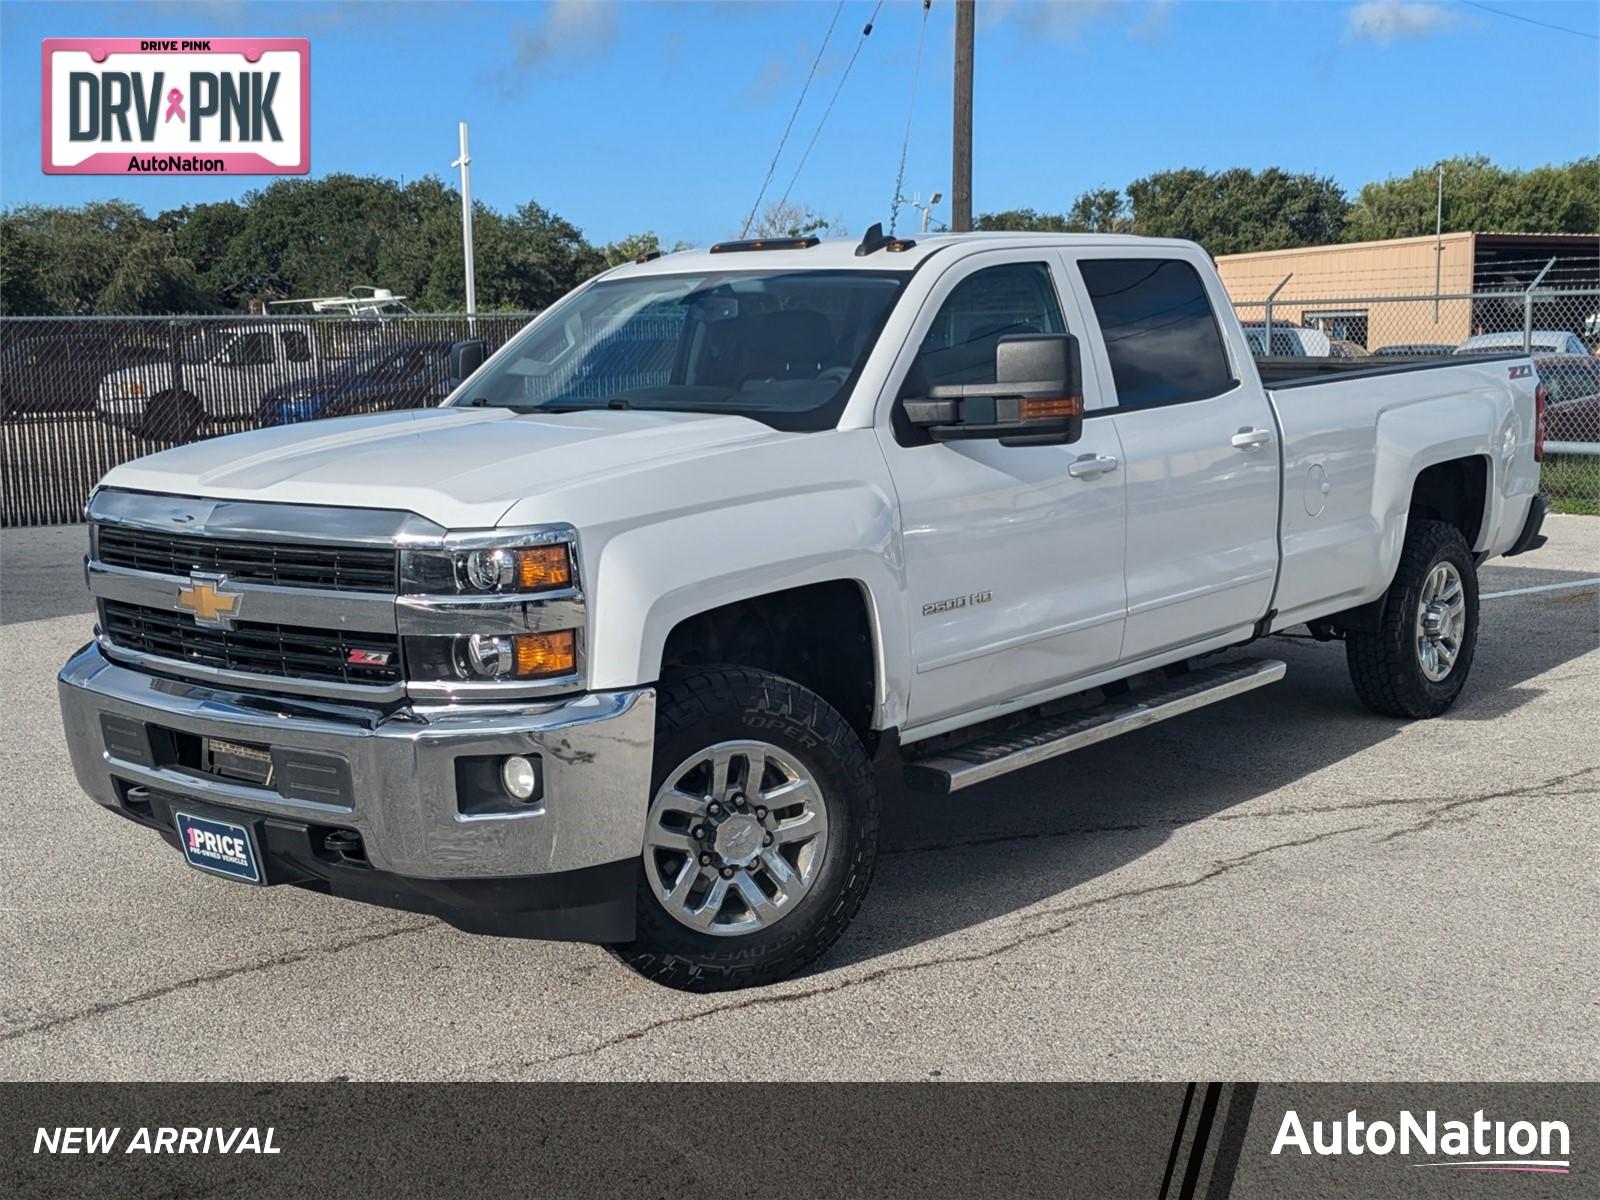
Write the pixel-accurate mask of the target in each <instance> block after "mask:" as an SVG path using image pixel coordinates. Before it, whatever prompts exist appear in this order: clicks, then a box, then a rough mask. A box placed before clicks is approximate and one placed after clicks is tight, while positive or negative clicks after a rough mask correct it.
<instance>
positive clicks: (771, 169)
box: [739, 0, 844, 237]
mask: <svg viewBox="0 0 1600 1200" xmlns="http://www.w3.org/2000/svg"><path fill="white" fill-rule="evenodd" d="M843 11H844V0H839V4H838V7H836V8H835V9H834V10H833V19H832V20H831V21H829V22H828V32H827V33H825V34H823V35H822V45H820V46H818V47H817V57H816V58H814V59H812V60H811V71H810V73H809V74H807V75H806V81H805V83H804V84H802V85H801V87H800V98H799V99H798V100H796V101H795V102H794V111H793V112H791V113H790V114H789V123H788V124H787V125H785V126H784V127H783V136H782V137H781V138H779V139H778V149H777V150H776V151H774V153H773V155H772V162H771V163H770V164H768V166H767V177H766V178H765V179H763V180H762V181H761V190H760V191H759V192H757V193H756V202H755V203H754V204H752V205H751V206H750V213H749V215H748V216H746V217H745V219H744V225H743V226H742V227H740V229H739V236H740V237H743V236H744V235H745V234H746V233H748V232H750V222H752V221H754V220H755V219H756V210H757V209H758V208H760V207H761V198H762V197H763V196H765V195H766V194H767V185H768V184H770V183H771V182H772V176H773V174H774V173H775V172H776V171H777V169H778V159H779V157H780V156H781V155H782V154H783V148H784V146H786V145H788V143H789V131H790V130H792V129H793V128H794V119H795V118H796V117H798V116H799V115H800V106H801V105H802V104H804V103H805V102H806V93H807V92H808V91H810V90H811V81H812V80H813V79H815V78H816V77H817V68H818V67H819V66H820V65H821V64H822V54H823V51H825V50H827V48H828V39H829V38H831V37H832V36H833V27H834V26H835V25H837V24H838V23H839V14H840V13H841V12H843Z"/></svg>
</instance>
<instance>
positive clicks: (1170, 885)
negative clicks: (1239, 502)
mask: <svg viewBox="0 0 1600 1200" xmlns="http://www.w3.org/2000/svg"><path fill="white" fill-rule="evenodd" d="M1547 531H1548V532H1549V533H1550V535H1551V541H1550V544H1549V545H1548V546H1547V547H1546V548H1544V549H1543V550H1541V551H1539V552H1537V553H1534V554H1530V555H1527V556H1525V557H1523V558H1519V559H1516V560H1511V561H1510V562H1506V563H1504V564H1499V563H1496V564H1491V565H1490V566H1489V567H1488V568H1486V569H1485V571H1484V572H1483V590H1484V592H1485V593H1487V594H1488V595H1489V598H1487V599H1485V601H1484V605H1483V625H1482V635H1481V638H1480V641H1479V645H1478V653H1477V661H1476V663H1475V665H1474V668H1473V674H1472V678H1471V680H1470V682H1469V683H1468V686H1467V690H1466V693H1465V695H1464V696H1463V698H1462V700H1461V701H1460V702H1459V703H1458V704H1457V706H1456V707H1455V708H1454V710H1452V712H1451V713H1450V714H1449V715H1447V716H1446V717H1444V718H1441V719H1439V720H1435V721H1430V722H1414V723H1407V722H1400V721H1393V720H1387V719H1384V718H1380V717H1375V716H1373V715H1371V714H1369V713H1367V712H1366V711H1365V710H1363V709H1362V708H1361V707H1360V706H1359V705H1358V704H1357V703H1356V701H1355V698H1354V695H1353V694H1352V692H1351V689H1350V685H1349V682H1348V679H1347V676H1346V672H1345V667H1344V652H1343V648H1342V647H1341V646H1339V645H1337V644H1321V643H1315V642H1309V641H1300V640H1288V639H1284V638H1273V639H1270V640H1269V641H1267V642H1265V643H1262V644H1260V645H1258V646H1256V647H1253V648H1252V649H1251V651H1250V653H1252V654H1257V655H1261V654H1265V655H1270V656H1274V657H1280V658H1283V659H1285V660H1286V661H1287V662H1288V664H1289V674H1288V677H1287V679H1286V680H1285V681H1284V682H1283V683H1280V684H1277V685H1275V686H1273V687H1270V688H1265V689H1262V690H1260V691H1256V692H1252V693H1250V694H1248V695H1246V696H1242V697H1239V698H1236V699H1234V700H1230V701H1226V702H1224V703H1222V704H1220V705H1216V706H1213V707H1211V708H1208V709H1204V710H1201V711H1199V712H1196V713H1193V714H1190V715H1188V716H1186V717H1183V718H1180V719H1178V720H1174V721H1171V722H1168V723H1165V724H1162V725H1158V726H1155V727H1153V728H1150V729H1146V730H1143V731H1140V732H1138V733H1135V734H1131V735H1129V736H1126V737H1123V738H1119V739H1117V740H1114V741H1111V742H1107V743H1104V744H1101V745H1099V746H1095V747H1092V748H1090V749H1088V750H1086V751H1083V752H1080V753H1078V754H1075V755H1072V756H1069V757H1068V758H1065V759H1062V760H1058V761H1056V762H1053V763H1049V764H1045V765H1043V766H1040V767H1036V768H1033V769H1031V770H1028V771H1025V772H1020V773H1018V774H1014V775H1011V776H1008V777H1006V778H1004V779H1001V780H998V781H996V782H994V783H992V784H988V785H985V786H982V787H978V788H973V789H971V790H969V791H966V792H962V793H960V794H959V795H958V796H956V797H952V798H949V799H943V800H933V799H928V798H925V797H921V796H917V795H914V794H909V793H907V794H900V795H895V796H891V797H889V798H888V799H887V801H886V812H885V824H884V852H883V855H882V858H881V859H880V862H879V867H878V875H877V879H876V882H875V883H874V886H873V890H872V893H871V894H870V895H869V896H868V898H867V902H866V905H865V907H864V908H863V910H862V913H861V916H860V918H859V919H858V920H857V922H856V924H855V925H854V926H853V927H852V928H851V930H850V931H849V932H848V933H847V934H846V935H845V937H844V939H843V940H842V941H841V942H840V943H839V945H838V946H837V947H835V949H834V950H833V951H832V952H831V953H829V954H828V955H827V956H826V957H825V958H824V959H823V960H822V961H821V962H819V963H818V964H817V965H816V967H815V968H814V969H813V970H811V971H810V972H809V973H808V974H806V975H804V976H803V977H800V978H797V979H794V980H791V981H789V982H787V983H785V984H781V985H779V986H776V987H771V988H766V989H761V990H758V991H752V992H746V993H740V994H734V995H724V996H710V997H706V996H691V995H685V994H681V993H677V992H672V991H667V990H664V989H662V988H659V987H656V986H654V985H652V984H649V983H646V982H644V981H643V980H641V979H639V978H637V977H635V976H633V975H632V974H630V973H629V972H627V971H626V970H625V969H623V968H622V967H621V966H620V965H618V964H617V963H616V962H614V961H613V960H612V959H611V958H610V957H609V956H608V955H607V954H606V953H605V951H603V950H601V949H599V948H597V947H591V946H570V945H555V944H545V943H538V942H523V941H510V940H499V939H492V938H483V937H473V936H469V935H467V934H463V933H458V932H456V931H454V930H452V929H450V928H449V927H448V926H445V925H443V924H441V923H439V922H437V921H434V920H431V919H427V918H422V917H417V916H412V915H406V914H396V913H391V912H387V911H385V910H382V909H376V908H369V907H365V906H361V905H357V904H353V903H347V902H343V901H338V900H333V899H329V898H326V897H322V896H316V895H311V894H307V893H303V892H300V891H297V890H294V889H290V888H274V889H269V890H255V889H250V888H246V887H243V886H240V885H235V884H230V883H228V882H226V881H223V880H220V879H216V878H212V877H210V876H206V875H203V874H201V873H199V872H197V871H194V870H191V869H189V868H188V867H186V866H185V865H184V863H183V862H182V860H181V858H180V856H179V855H178V854H177V853H176V852H174V851H172V850H170V849H168V847H167V846H166V845H165V844H164V843H162V842H161V841H160V840H159V839H158V838H157V837H156V836H155V835H154V834H152V833H150V832H148V831H146V830H142V829H139V828H137V827H135V826H133V825H131V824H128V823H126V822H123V821H119V820H117V819H116V818H115V817H113V816H111V815H110V814H108V813H105V812H103V811H101V810H100V809H98V808H97V807H96V806H95V805H94V804H92V803H91V802H90V801H89V800H87V799H86V798H85V797H84V796H83V795H82V794H81V793H80V792H79V790H78V788H77V786H76V784H75V782H74V780H73V778H72V774H71V771H70V769H69V767H68V764H67V758H66V751H65V748H64V745H63V741H62V734H61V729H60V724H59V716H58V713H57V708H56V700H55V683H54V673H55V670H56V668H57V667H58V666H59V665H60V663H61V662H62V661H63V660H64V659H65V658H66V657H67V655H68V654H69V653H70V652H71V651H72V650H73V649H74V648H75V647H76V646H77V645H79V644H81V643H82V642H83V641H85V640H86V639H87V636H88V632H89V624H90V622H89V619H88V617H87V616H86V615H84V612H83V610H84V609H85V608H86V607H87V606H86V605H85V604H84V603H83V602H82V599H81V595H79V594H78V593H77V590H76V587H77V579H76V572H77V566H76V561H77V558H78V557H79V556H80V555H81V537H82V530H81V528H79V529H75V530H66V531H56V532H55V533H54V534H52V533H51V532H50V531H13V530H7V531H6V534H5V540H4V543H3V546H0V583H3V590H0V608H3V610H4V612H5V619H6V621H7V624H6V625H5V627H4V628H3V629H0V647H3V649H4V662H5V664H6V667H5V673H4V676H3V684H0V697H3V703H4V708H3V710H0V711H3V721H0V747H3V768H4V770H3V775H0V779H3V781H4V783H3V787H4V810H5V813H6V820H5V821H4V823H3V824H0V952H3V953H4V955H5V959H6V964H7V966H6V971H5V977H6V980H7V982H6V986H5V988H4V989H3V994H0V1077H3V1078H6V1079H227V1080H235V1079H344V1078H350V1079H394V1078H399V1079H414V1080H435V1079H469V1078H472V1079H476V1078H487V1079H648V1080H663V1081H666V1080H670V1081H674V1082H684V1081H690V1080H700V1079H715V1080H721V1079H732V1080H785V1079H808V1080H809V1079H924V1078H943V1079H977V1078H989V1079H993V1078H1003V1079H1100V1078H1109V1079H1145V1078H1161V1079H1186V1078H1213V1079H1262V1080H1297V1079H1358V1080H1367V1079H1370V1080H1384V1079H1393V1080H1449V1079H1474V1080H1523V1079H1540V1080H1551V1081H1554V1080H1569V1079H1572V1080H1582V1079H1593V1078H1595V1077H1596V1076H1597V1075H1600V1032H1597V1031H1600V1008H1597V1004H1596V990H1595V983H1594V970H1595V964H1596V962H1597V961H1600V932H1597V931H1600V870H1597V862H1600V859H1597V852H1596V846H1597V845H1600V809H1597V806H1596V800H1595V798H1596V795H1597V794H1600V722H1597V721H1596V715H1595V714H1596V712H1597V711H1600V591H1597V588H1596V586H1595V582H1594V581H1595V577H1597V576H1600V519H1595V518H1580V517H1554V518H1552V519H1551V520H1550V522H1549V523H1548V525H1547ZM52 537H53V538H54V541H52ZM14 572H15V574H14ZM1586 580H1587V581H1588V582H1587V583H1585V582H1584V581H1586ZM1525 588H1539V589H1547V590H1538V591H1532V592H1520V591H1519V589H1525ZM1497 593H1516V594H1497Z"/></svg>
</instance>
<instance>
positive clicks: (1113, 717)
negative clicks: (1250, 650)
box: [905, 658, 1288, 795]
mask: <svg viewBox="0 0 1600 1200" xmlns="http://www.w3.org/2000/svg"><path fill="white" fill-rule="evenodd" d="M1286 670H1288V668H1287V667H1286V666H1285V665H1284V664H1283V663H1282V662H1280V661H1279V660H1277V659H1269V658H1246V659H1235V660H1234V661H1232V662H1227V663H1221V664H1219V665H1218V666H1214V667H1205V668H1202V669H1200V670H1196V671H1190V672H1189V673H1188V674H1186V675H1178V676H1174V677H1173V678H1171V679H1165V680H1162V681H1161V682H1160V683H1156V684H1152V685H1151V686H1150V687H1146V688H1140V689H1139V690H1138V691H1133V692H1125V693H1123V694H1122V695H1120V696H1117V697H1115V698H1113V699H1111V700H1109V701H1107V702H1106V703H1105V704H1102V705H1100V706H1099V707H1097V708H1090V709H1082V710H1079V711H1077V712H1069V713H1062V714H1060V715H1058V716H1054V717H1045V718H1042V719H1041V720H1038V721H1034V722H1032V723H1031V724H1028V725H1023V726H1020V727H1018V728H1016V729H1008V730H1006V731H1004V732H1003V733H997V734H993V735H991V736H989V737H984V738H978V739H977V740H976V741H972V742H968V743H966V744H965V745H962V746H957V747H955V748H954V749H951V750H947V751H945V752H944V753H943V754H940V755H937V756H936V757H932V758H924V759H920V760H918V761H916V762H912V763H908V764H907V765H906V768H905V781H906V786H907V787H912V788H915V789H916V790H918V791H921V792H935V793H938V794H940V795H945V794H948V793H950V792H958V791H960V790H961V789H962V788H965V787H971V786H972V785H973V784H975V783H983V782H984V781H985V780H988V779H993V778H995V777H996V776H998V775H1004V774H1006V773H1007V772H1009V771H1015V770H1018V769H1019V768H1021V767H1031V766H1033V764H1034V763H1041V762H1044V761H1045V760H1046V759H1051V758H1055V757H1057V756H1058V755H1062V754H1069V753H1071V752H1072V751H1074V750H1081V749H1082V748H1083V747H1085V746H1091V745H1093V744H1094V743H1095V742H1103V741H1106V740H1107V739H1109V738H1114V737H1119V736H1120V735H1122V734H1124V733H1132V732H1133V731H1134V730H1135V729H1143V728H1144V727H1145V726H1146V725H1154V724H1155V723H1156V722H1157V721H1165V720H1166V719H1167V718H1168V717H1176V716H1178V715H1180V714H1182V713H1186V712H1190V711H1192V710H1193V709H1196V708H1204V707H1205V706H1206V705H1208V704H1215V703H1216V702H1217V701H1218V700H1226V699H1227V698H1228V697H1229V696H1237V695H1239V694H1240V693H1241V692H1248V691H1251V690H1253V689H1255V688H1258V687H1265V686H1266V685H1267V684H1269V683H1277V682H1278V680H1280V679H1282V678H1283V676H1284V672H1285V671H1286Z"/></svg>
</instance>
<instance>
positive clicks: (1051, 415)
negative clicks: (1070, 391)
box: [1021, 396, 1083, 421]
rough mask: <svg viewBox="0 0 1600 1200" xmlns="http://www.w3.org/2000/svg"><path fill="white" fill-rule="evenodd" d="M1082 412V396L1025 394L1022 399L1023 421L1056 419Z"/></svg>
mask: <svg viewBox="0 0 1600 1200" xmlns="http://www.w3.org/2000/svg"><path fill="white" fill-rule="evenodd" d="M1081 412H1083V397H1082V396H1027V397H1024V398H1023V401H1022V412H1021V416H1022V419H1023V420H1024V421H1056V420H1060V419H1061V418H1063V417H1075V416H1077V415H1078V414H1079V413H1081Z"/></svg>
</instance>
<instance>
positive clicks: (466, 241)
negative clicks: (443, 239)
mask: <svg viewBox="0 0 1600 1200" xmlns="http://www.w3.org/2000/svg"><path fill="white" fill-rule="evenodd" d="M450 165H451V166H452V167H460V168H461V253H462V256H463V257H464V258H465V259H466V263H467V313H468V315H471V314H472V313H475V312H477V311H478V284H477V280H476V279H475V278H474V272H473V262H472V156H471V155H470V154H468V153H467V123H466V122H465V121H462V122H461V157H460V158H458V159H456V160H455V162H453V163H451V164H450Z"/></svg>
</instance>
